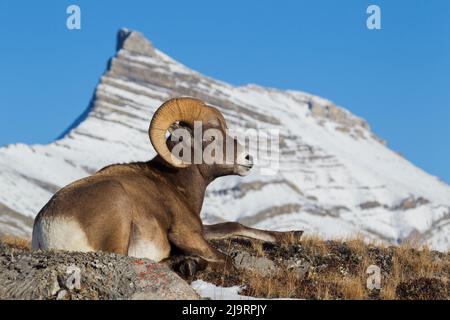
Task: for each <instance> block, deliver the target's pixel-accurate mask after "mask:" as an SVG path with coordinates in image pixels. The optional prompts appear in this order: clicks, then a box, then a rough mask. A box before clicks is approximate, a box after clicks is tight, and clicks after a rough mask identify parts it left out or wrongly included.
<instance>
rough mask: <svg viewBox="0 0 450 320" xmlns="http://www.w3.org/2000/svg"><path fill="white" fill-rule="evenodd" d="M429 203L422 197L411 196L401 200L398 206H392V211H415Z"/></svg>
mask: <svg viewBox="0 0 450 320" xmlns="http://www.w3.org/2000/svg"><path fill="white" fill-rule="evenodd" d="M429 202H430V201H429V200H428V199H425V198H424V197H418V198H415V197H413V196H411V197H408V198H406V199H403V200H402V201H401V202H400V203H399V204H398V205H396V206H394V207H393V208H392V210H410V209H415V208H417V207H419V206H421V205H424V204H427V203H429Z"/></svg>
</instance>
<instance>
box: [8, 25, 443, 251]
mask: <svg viewBox="0 0 450 320" xmlns="http://www.w3.org/2000/svg"><path fill="white" fill-rule="evenodd" d="M186 95H188V96H193V97H196V98H200V99H202V100H204V101H206V102H208V103H209V104H212V105H215V106H217V107H218V108H219V109H220V110H221V111H222V112H223V114H224V115H225V118H226V119H227V122H228V126H229V127H231V128H233V127H234V128H237V127H239V128H274V129H279V130H280V133H281V136H280V172H279V173H278V174H277V175H273V176H267V175H261V174H259V171H258V170H253V173H251V174H250V175H249V176H247V177H245V178H241V177H226V178H221V179H218V180H216V181H215V182H214V183H213V184H212V185H211V186H210V187H209V189H208V193H207V198H206V200H205V204H204V208H203V217H204V220H205V222H207V223H212V222H218V221H222V220H236V221H241V222H242V223H245V224H247V225H252V226H255V227H260V228H269V229H280V230H281V229H304V230H305V231H306V232H309V233H320V234H322V235H324V236H327V237H333V236H345V235H354V234H357V233H358V234H362V235H364V236H367V237H369V238H372V239H380V240H385V241H388V242H392V243H397V242H399V241H403V240H405V239H407V238H411V237H414V238H416V237H419V238H420V239H421V240H422V241H424V242H427V243H429V244H430V245H432V246H433V247H435V248H439V249H442V250H447V249H449V248H450V186H449V185H447V184H445V183H443V182H442V181H440V180H439V179H438V178H436V177H434V176H431V175H429V174H427V173H426V172H424V171H422V170H421V169H419V168H417V167H415V166H414V165H413V164H411V163H410V162H409V161H407V160H406V159H404V158H402V157H401V156H400V155H398V154H397V153H395V152H394V151H392V150H390V149H389V148H387V147H386V146H385V144H384V143H383V141H381V140H380V139H379V138H377V137H376V136H375V135H374V134H373V133H372V132H371V130H370V128H369V126H368V124H367V123H366V122H365V121H364V120H363V119H361V118H358V117H356V116H354V115H352V114H351V113H350V112H348V111H347V110H345V109H342V108H339V107H337V106H335V105H334V104H333V103H332V102H331V101H329V100H326V99H323V98H319V97H316V96H312V95H310V94H306V93H303V92H299V91H281V90H277V89H271V88H263V87H260V86H257V85H246V86H242V87H234V86H231V85H229V84H227V83H224V82H221V81H217V80H214V79H211V78H208V77H206V76H204V75H202V74H200V73H198V72H195V71H193V70H191V69H189V68H187V67H185V66H184V65H182V64H180V63H178V62H176V61H174V60H172V59H171V58H169V57H168V56H166V55H165V54H164V53H162V52H160V51H158V50H157V49H155V48H154V47H153V46H152V44H151V43H150V42H149V41H148V40H147V39H146V38H145V37H144V36H143V35H142V34H140V33H138V32H132V31H129V30H126V29H123V30H121V31H120V32H119V34H118V45H117V53H116V55H115V57H114V58H112V59H111V60H110V62H109V64H108V68H107V71H106V73H105V74H104V75H103V76H102V77H101V80H100V82H99V84H98V86H97V88H96V91H95V94H94V97H93V99H92V101H91V103H90V106H89V108H88V109H87V110H86V112H85V113H84V114H83V115H81V116H80V118H79V119H77V120H76V121H75V123H74V124H73V126H72V127H71V128H69V129H68V130H67V132H65V133H64V134H63V135H62V136H61V137H60V139H58V140H57V141H55V142H53V143H51V144H49V145H24V144H16V145H9V146H6V147H3V148H1V149H0V233H3V234H5V233H11V234H16V235H20V236H26V235H29V234H30V233H31V230H32V222H33V218H34V216H35V215H36V214H37V212H38V211H39V209H40V208H41V207H42V206H43V205H44V204H45V203H46V202H47V201H48V200H49V199H50V197H51V196H52V194H53V193H54V192H55V191H57V190H58V189H59V188H60V187H62V186H64V185H66V184H68V183H69V182H71V181H73V180H76V179H79V178H81V177H85V176H87V175H89V174H92V173H93V172H95V171H96V170H98V169H100V168H101V167H103V166H105V165H108V164H111V163H118V162H129V161H138V160H148V159H150V158H151V157H153V156H154V155H155V152H154V150H153V148H152V147H151V144H150V142H149V139H148V135H147V129H148V125H149V120H150V119H151V117H152V114H153V112H154V111H155V110H156V108H157V107H159V106H160V105H161V103H162V102H163V101H165V100H167V99H169V98H171V97H174V96H186Z"/></svg>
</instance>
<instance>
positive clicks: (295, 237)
mask: <svg viewBox="0 0 450 320" xmlns="http://www.w3.org/2000/svg"><path fill="white" fill-rule="evenodd" d="M302 234H303V231H285V232H280V231H267V230H260V229H255V228H250V227H246V226H244V225H242V224H240V223H237V222H224V223H218V224H211V225H205V226H203V235H204V237H205V238H206V239H207V240H212V239H225V238H230V237H245V238H252V239H258V240H263V241H268V242H274V243H298V242H300V238H301V236H302Z"/></svg>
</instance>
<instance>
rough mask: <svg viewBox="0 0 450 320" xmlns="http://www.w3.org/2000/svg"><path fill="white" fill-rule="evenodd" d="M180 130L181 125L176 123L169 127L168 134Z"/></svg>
mask: <svg viewBox="0 0 450 320" xmlns="http://www.w3.org/2000/svg"><path fill="white" fill-rule="evenodd" d="M179 128H181V125H180V124H179V123H178V122H175V123H172V124H171V125H170V127H169V129H168V130H169V132H170V134H173V132H174V131H175V130H177V129H179Z"/></svg>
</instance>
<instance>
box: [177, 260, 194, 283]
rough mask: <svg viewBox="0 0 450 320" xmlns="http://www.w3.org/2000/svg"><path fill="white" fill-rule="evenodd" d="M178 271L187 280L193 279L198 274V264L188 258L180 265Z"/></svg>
mask: <svg viewBox="0 0 450 320" xmlns="http://www.w3.org/2000/svg"><path fill="white" fill-rule="evenodd" d="M178 271H179V272H180V273H181V274H182V275H183V276H184V277H186V278H190V277H193V276H194V275H195V274H196V272H197V262H196V261H195V260H193V259H189V258H186V259H184V260H183V261H182V262H181V263H180V264H179V265H178Z"/></svg>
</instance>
